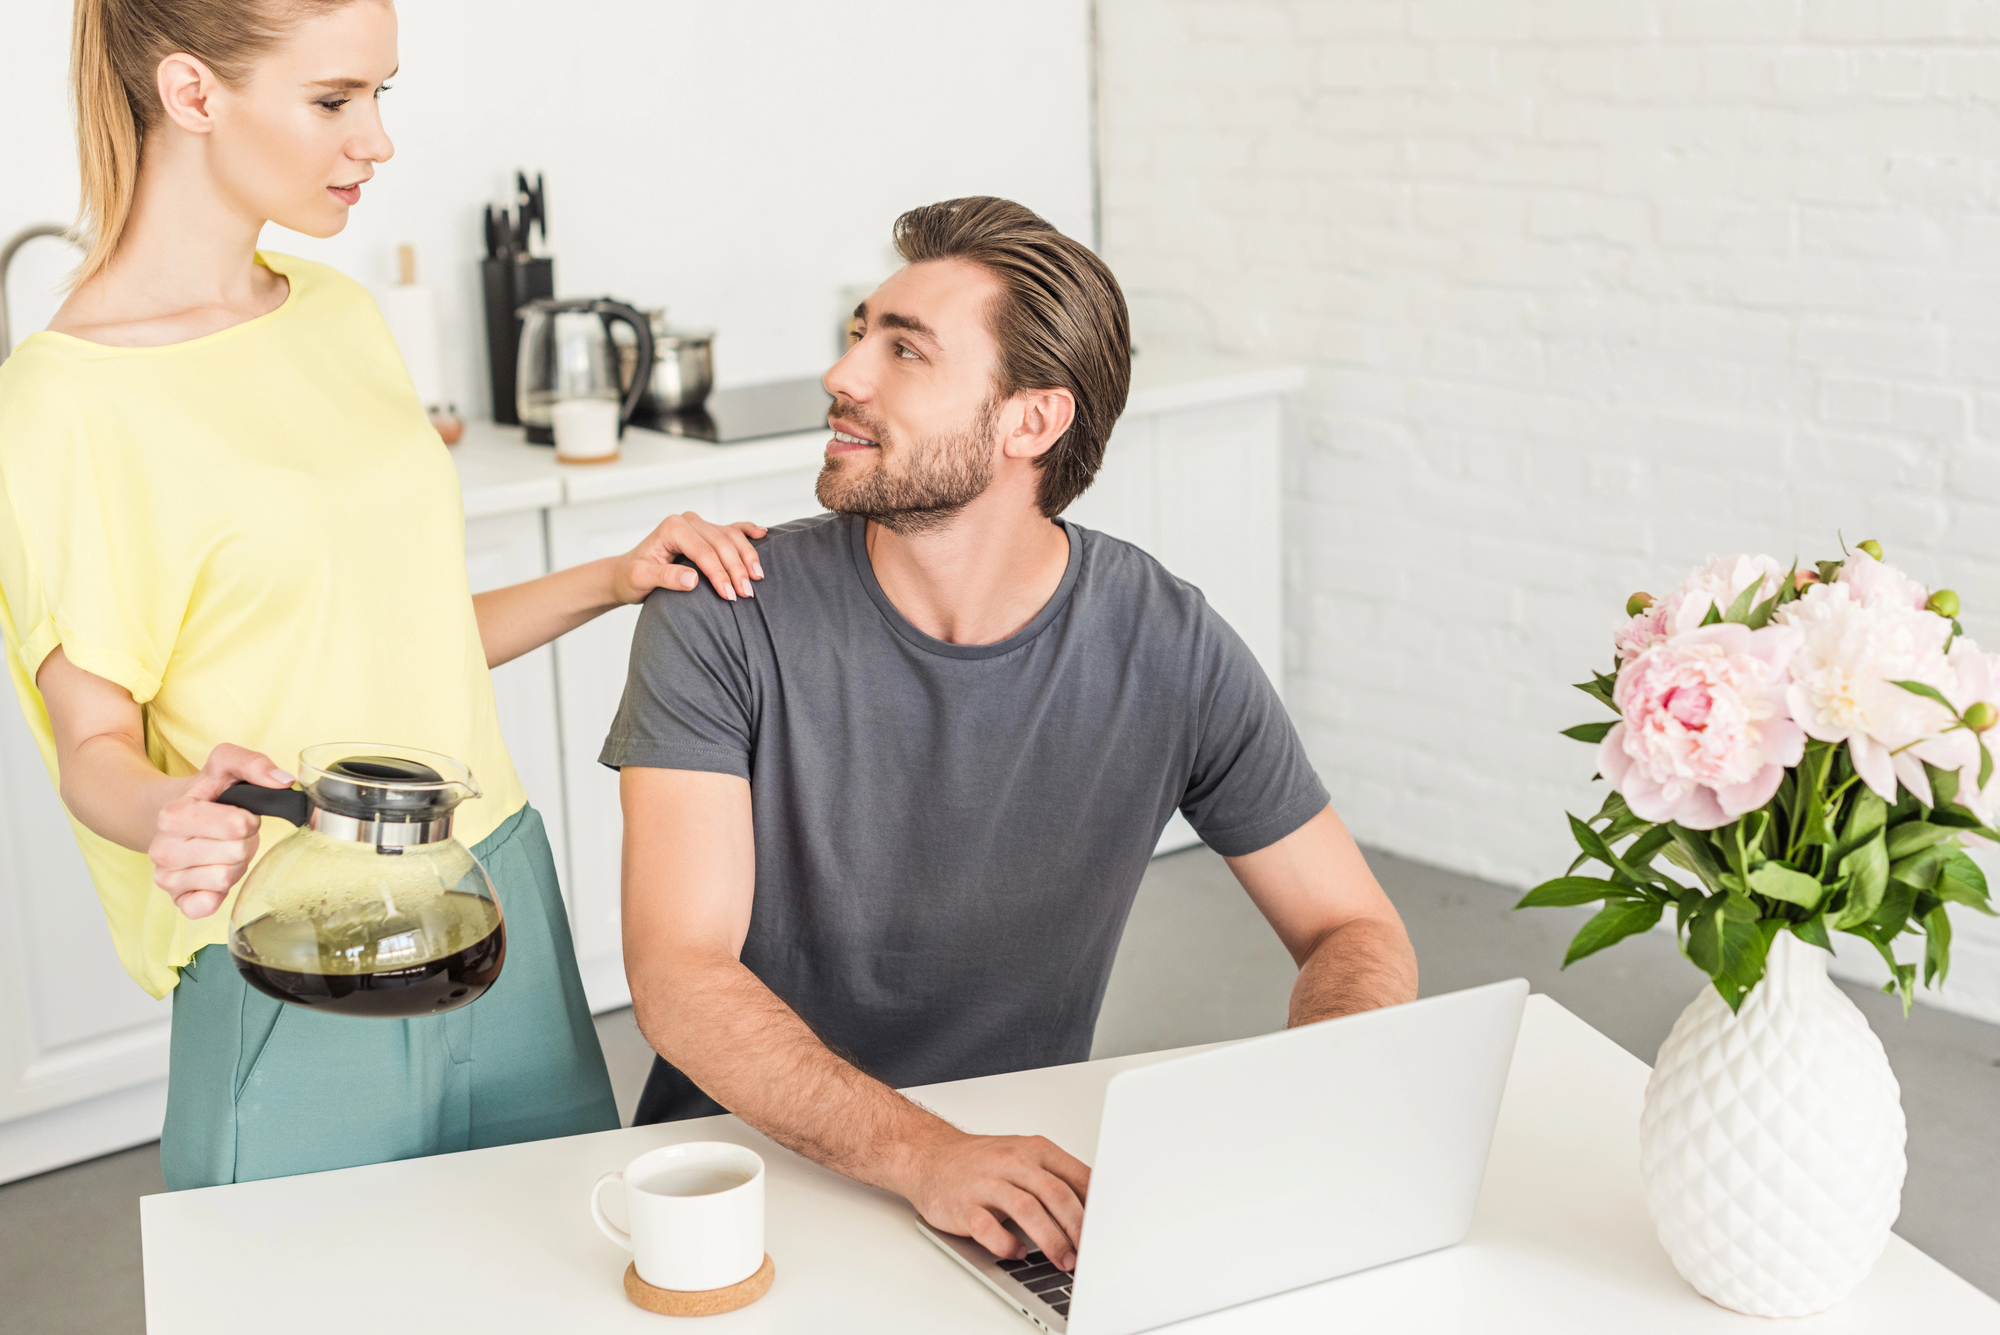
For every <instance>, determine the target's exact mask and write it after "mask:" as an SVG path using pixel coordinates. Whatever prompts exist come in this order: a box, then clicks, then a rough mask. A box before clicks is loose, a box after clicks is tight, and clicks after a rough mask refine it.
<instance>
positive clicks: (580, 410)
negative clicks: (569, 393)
mask: <svg viewBox="0 0 2000 1335" xmlns="http://www.w3.org/2000/svg"><path fill="white" fill-rule="evenodd" d="M618 412H619V404H618V403H617V401H616V400H614V399H562V400H559V401H558V402H557V403H556V405H555V407H553V408H551V409H550V410H549V425H550V426H551V427H552V428H553V429H554V431H555V437H556V458H558V459H561V460H563V461H564V462H565V463H573V464H595V463H605V462H607V461H609V460H612V459H616V458H617V457H618Z"/></svg>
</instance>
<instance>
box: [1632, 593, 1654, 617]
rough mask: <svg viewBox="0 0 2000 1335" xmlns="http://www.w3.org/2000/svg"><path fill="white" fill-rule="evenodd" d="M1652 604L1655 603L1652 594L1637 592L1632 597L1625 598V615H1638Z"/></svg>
mask: <svg viewBox="0 0 2000 1335" xmlns="http://www.w3.org/2000/svg"><path fill="white" fill-rule="evenodd" d="M1652 605H1653V595H1652V594H1650V593H1635V594H1633V595H1632V596H1631V597H1630V598H1627V599H1626V600H1625V615H1626V616H1628V617H1635V616H1638V615H1639V614H1640V613H1641V612H1643V611H1645V610H1646V609H1647V608H1649V607H1651V606H1652Z"/></svg>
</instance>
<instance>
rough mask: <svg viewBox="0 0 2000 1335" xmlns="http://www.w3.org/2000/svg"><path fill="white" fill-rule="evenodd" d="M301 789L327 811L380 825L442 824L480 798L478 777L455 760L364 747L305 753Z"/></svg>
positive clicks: (345, 745)
mask: <svg viewBox="0 0 2000 1335" xmlns="http://www.w3.org/2000/svg"><path fill="white" fill-rule="evenodd" d="M299 786H300V787H301V788H303V789H305V790H306V792H307V793H309V794H311V795H312V801H313V805H314V806H316V807H318V808H320V809H321V810H323V811H331V812H334V813H336V814H338V815H342V816H347V817H350V818H352V819H354V820H362V821H375V822H378V823H382V822H388V823H399V822H416V821H435V820H439V819H441V818H443V817H445V816H447V815H449V814H451V812H452V810H453V809H454V808H455V807H457V806H458V804H459V803H461V802H463V801H465V800H466V799H467V798H472V797H478V796H479V785H478V784H477V783H475V782H474V781H473V778H472V771H471V770H469V769H467V768H466V767H465V766H464V765H463V764H461V763H460V762H458V761H456V760H453V759H452V758H451V757H450V756H444V755H439V754H437V753H436V752H433V751H420V750H417V749H415V748H414V747H407V746H388V745H378V744H374V743H358V742H330V743H324V744H322V745H319V746H309V747H307V748H306V749H305V750H304V751H302V752H300V753H299Z"/></svg>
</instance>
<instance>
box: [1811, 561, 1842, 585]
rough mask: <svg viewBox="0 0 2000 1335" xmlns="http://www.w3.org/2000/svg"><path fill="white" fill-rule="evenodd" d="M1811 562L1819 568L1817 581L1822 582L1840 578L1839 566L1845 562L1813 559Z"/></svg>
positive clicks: (1826, 582)
mask: <svg viewBox="0 0 2000 1335" xmlns="http://www.w3.org/2000/svg"><path fill="white" fill-rule="evenodd" d="M1813 564H1814V565H1815V566H1817V567H1818V568H1819V582H1820V583H1822V584H1831V583H1833V582H1834V581H1835V580H1837V579H1839V578H1840V567H1841V566H1842V565H1844V564H1846V563H1845V562H1842V561H1815V562H1813Z"/></svg>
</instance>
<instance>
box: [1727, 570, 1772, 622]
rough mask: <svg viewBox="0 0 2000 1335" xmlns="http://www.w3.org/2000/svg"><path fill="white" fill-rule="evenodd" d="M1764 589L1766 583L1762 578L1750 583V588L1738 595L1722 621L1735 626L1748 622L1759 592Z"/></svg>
mask: <svg viewBox="0 0 2000 1335" xmlns="http://www.w3.org/2000/svg"><path fill="white" fill-rule="evenodd" d="M1763 587H1764V581H1763V580H1762V579H1761V578H1759V579H1754V580H1752V581H1750V587H1749V588H1747V589H1745V590H1743V592H1741V593H1739V594H1737V595H1736V601H1735V602H1733V603H1731V604H1730V605H1729V610H1728V611H1727V612H1725V613H1723V614H1722V619H1723V620H1724V621H1727V622H1729V623H1730V624H1731V625H1733V626H1740V625H1742V624H1743V623H1744V622H1746V621H1748V620H1749V619H1750V608H1751V605H1752V604H1753V603H1755V602H1756V600H1757V590H1759V589H1761V588H1763ZM1773 596H1774V597H1775V596H1776V595H1773Z"/></svg>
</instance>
